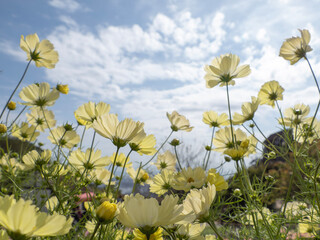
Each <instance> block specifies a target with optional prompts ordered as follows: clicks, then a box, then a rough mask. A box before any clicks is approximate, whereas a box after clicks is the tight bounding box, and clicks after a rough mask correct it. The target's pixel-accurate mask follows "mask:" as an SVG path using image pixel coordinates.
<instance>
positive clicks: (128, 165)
mask: <svg viewBox="0 0 320 240" xmlns="http://www.w3.org/2000/svg"><path fill="white" fill-rule="evenodd" d="M115 157H116V153H113V154H112V156H111V157H109V161H108V163H109V164H113V163H114V159H115ZM126 158H127V157H126V155H125V154H124V153H120V154H118V156H117V159H116V166H117V167H123V166H124V163H125V161H126ZM131 167H132V162H130V158H129V157H128V159H127V163H126V168H131Z"/></svg>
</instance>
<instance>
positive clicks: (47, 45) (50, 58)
mask: <svg viewBox="0 0 320 240" xmlns="http://www.w3.org/2000/svg"><path fill="white" fill-rule="evenodd" d="M20 47H21V49H22V50H23V51H25V52H26V53H27V57H28V58H27V60H28V61H30V60H32V61H34V62H35V64H36V66H37V67H46V68H54V67H55V65H56V63H57V62H58V60H59V55H58V53H57V52H56V51H55V50H54V47H53V44H52V43H51V42H50V41H49V40H42V41H41V42H40V40H39V37H38V35H37V34H36V33H34V34H31V35H27V36H26V38H24V36H23V35H21V39H20Z"/></svg>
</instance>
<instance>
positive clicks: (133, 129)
mask: <svg viewBox="0 0 320 240" xmlns="http://www.w3.org/2000/svg"><path fill="white" fill-rule="evenodd" d="M143 125H144V123H141V122H135V121H133V120H132V119H130V118H126V119H124V120H123V121H121V122H119V120H118V117H117V115H115V114H104V115H103V116H99V117H98V118H97V119H96V120H95V121H94V122H93V128H94V130H95V131H96V132H97V133H99V134H100V135H101V136H103V137H105V138H108V139H110V140H111V141H112V143H113V144H114V145H115V146H117V147H124V146H126V145H127V143H129V142H130V141H131V140H132V139H133V138H134V137H135V136H136V135H138V134H139V133H140V132H141V131H142V130H143Z"/></svg>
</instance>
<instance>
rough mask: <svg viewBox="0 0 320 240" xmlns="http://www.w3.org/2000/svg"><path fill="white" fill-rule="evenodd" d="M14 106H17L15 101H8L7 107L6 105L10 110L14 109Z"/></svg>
mask: <svg viewBox="0 0 320 240" xmlns="http://www.w3.org/2000/svg"><path fill="white" fill-rule="evenodd" d="M16 106H17V105H16V103H15V102H12V101H11V102H9V103H8V106H7V107H8V109H9V110H11V111H12V110H15V109H16Z"/></svg>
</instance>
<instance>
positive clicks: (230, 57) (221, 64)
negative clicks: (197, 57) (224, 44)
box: [204, 53, 251, 88]
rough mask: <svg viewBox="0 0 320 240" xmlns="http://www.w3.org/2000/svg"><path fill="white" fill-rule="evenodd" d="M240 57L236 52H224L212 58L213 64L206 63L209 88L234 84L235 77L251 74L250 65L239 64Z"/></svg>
mask: <svg viewBox="0 0 320 240" xmlns="http://www.w3.org/2000/svg"><path fill="white" fill-rule="evenodd" d="M239 62H240V58H239V57H238V56H237V55H235V54H231V53H229V54H224V55H220V57H216V58H215V59H213V60H212V63H211V65H206V66H205V68H204V70H205V71H206V75H205V76H204V79H205V80H206V85H207V88H213V87H215V86H217V85H218V84H220V87H223V86H226V85H227V84H228V85H234V84H235V81H234V80H233V79H234V78H242V77H246V76H248V75H249V74H250V72H251V70H250V66H249V65H242V66H239V67H238V65H239Z"/></svg>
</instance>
